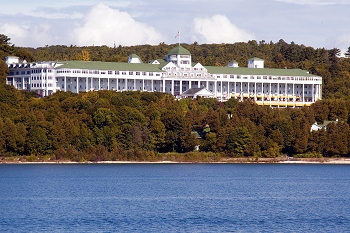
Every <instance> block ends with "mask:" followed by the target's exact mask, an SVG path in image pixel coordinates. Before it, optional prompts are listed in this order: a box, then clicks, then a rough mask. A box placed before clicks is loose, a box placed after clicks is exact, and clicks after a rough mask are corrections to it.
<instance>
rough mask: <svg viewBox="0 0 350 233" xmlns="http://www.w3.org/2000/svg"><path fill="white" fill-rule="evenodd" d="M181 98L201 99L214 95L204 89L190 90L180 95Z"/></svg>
mask: <svg viewBox="0 0 350 233" xmlns="http://www.w3.org/2000/svg"><path fill="white" fill-rule="evenodd" d="M180 97H181V98H193V99H195V98H197V97H203V98H213V97H214V94H213V93H212V92H210V91H208V90H207V89H206V88H204V87H202V88H190V89H188V90H187V91H185V92H184V93H182V94H181V95H180Z"/></svg>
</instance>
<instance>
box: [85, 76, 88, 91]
mask: <svg viewBox="0 0 350 233" xmlns="http://www.w3.org/2000/svg"><path fill="white" fill-rule="evenodd" d="M88 85H89V84H88V77H86V78H85V91H86V92H87V91H88V87H89V86H88Z"/></svg>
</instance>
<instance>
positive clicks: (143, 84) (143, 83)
mask: <svg viewBox="0 0 350 233" xmlns="http://www.w3.org/2000/svg"><path fill="white" fill-rule="evenodd" d="M142 91H145V79H144V78H143V79H142Z"/></svg>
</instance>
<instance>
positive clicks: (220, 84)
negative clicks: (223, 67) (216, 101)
mask: <svg viewBox="0 0 350 233" xmlns="http://www.w3.org/2000/svg"><path fill="white" fill-rule="evenodd" d="M220 91H221V97H220V99H221V101H222V81H221V82H220Z"/></svg>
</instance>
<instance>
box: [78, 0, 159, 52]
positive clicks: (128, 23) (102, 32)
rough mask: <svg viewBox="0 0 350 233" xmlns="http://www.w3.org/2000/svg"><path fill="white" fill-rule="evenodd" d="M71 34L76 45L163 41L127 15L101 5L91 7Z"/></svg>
mask: <svg viewBox="0 0 350 233" xmlns="http://www.w3.org/2000/svg"><path fill="white" fill-rule="evenodd" d="M83 20H84V22H83V24H82V25H78V26H77V27H76V28H75V29H74V30H73V32H72V34H71V40H72V41H74V43H75V44H78V45H93V44H95V45H107V46H112V45H113V43H114V41H115V43H116V44H117V45H136V44H158V43H159V42H162V41H164V39H163V37H162V35H161V34H160V33H159V32H157V31H156V30H155V29H154V28H153V27H150V26H148V25H147V24H144V23H140V22H137V21H135V20H134V19H133V18H132V17H131V16H130V15H129V14H128V13H126V12H121V11H119V10H114V9H112V8H110V7H108V6H106V5H104V4H103V3H99V4H97V5H95V6H93V7H92V9H91V11H90V12H89V13H88V14H87V15H86V16H85V17H84V19H83Z"/></svg>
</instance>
